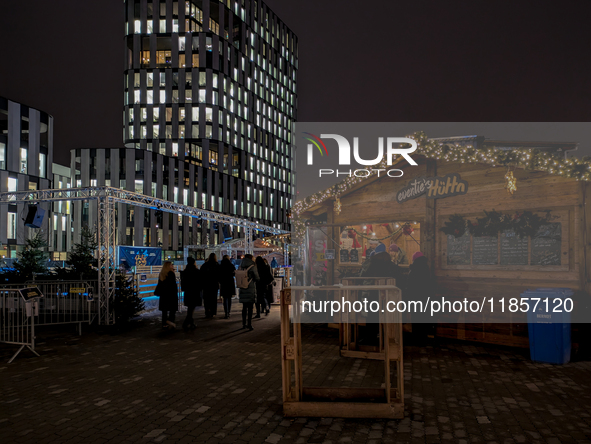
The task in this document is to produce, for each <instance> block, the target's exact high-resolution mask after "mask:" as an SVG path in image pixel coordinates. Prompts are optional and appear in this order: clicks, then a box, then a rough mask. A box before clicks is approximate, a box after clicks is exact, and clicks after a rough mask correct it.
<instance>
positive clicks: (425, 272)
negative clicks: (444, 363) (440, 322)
mask: <svg viewBox="0 0 591 444" xmlns="http://www.w3.org/2000/svg"><path fill="white" fill-rule="evenodd" d="M409 268H410V272H409V274H408V280H407V283H406V292H405V299H406V300H407V301H421V302H423V304H425V303H427V300H428V299H429V297H433V296H435V285H434V282H433V279H432V277H431V270H430V269H429V262H428V261H427V258H426V257H425V255H424V254H423V253H421V252H420V251H417V252H416V253H415V254H413V255H412V264H410V267H409ZM411 317H412V320H413V323H412V331H413V337H415V338H416V339H415V340H416V342H417V345H424V344H425V343H426V341H427V336H428V335H429V334H432V333H433V329H434V324H433V323H432V322H430V321H431V317H430V316H429V314H424V313H412V315H411Z"/></svg>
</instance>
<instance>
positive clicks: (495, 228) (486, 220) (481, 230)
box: [469, 210, 512, 237]
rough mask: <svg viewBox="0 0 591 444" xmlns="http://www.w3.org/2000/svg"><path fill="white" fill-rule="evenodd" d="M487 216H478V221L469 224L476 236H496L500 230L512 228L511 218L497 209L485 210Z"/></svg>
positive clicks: (471, 232) (472, 233)
mask: <svg viewBox="0 0 591 444" xmlns="http://www.w3.org/2000/svg"><path fill="white" fill-rule="evenodd" d="M484 214H485V217H477V218H476V222H471V223H470V224H469V231H470V234H471V235H473V236H476V237H482V236H496V235H497V233H498V232H500V231H505V230H510V229H511V228H512V226H511V218H510V217H509V216H507V215H506V214H502V213H499V212H497V211H495V210H492V211H491V212H488V211H485V212H484Z"/></svg>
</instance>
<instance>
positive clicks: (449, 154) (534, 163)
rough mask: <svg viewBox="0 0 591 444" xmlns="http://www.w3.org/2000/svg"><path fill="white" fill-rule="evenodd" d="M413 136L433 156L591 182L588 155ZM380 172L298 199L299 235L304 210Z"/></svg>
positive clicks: (295, 223)
mask: <svg viewBox="0 0 591 444" xmlns="http://www.w3.org/2000/svg"><path fill="white" fill-rule="evenodd" d="M409 138H411V139H413V140H416V142H417V145H418V150H417V151H419V150H420V155H421V156H423V157H426V158H429V159H436V160H446V161H454V162H461V163H486V164H489V165H491V166H492V167H496V166H499V165H503V166H512V167H514V168H523V169H525V170H529V171H542V172H547V173H550V174H553V175H559V176H561V177H566V178H568V179H575V180H583V181H591V162H590V161H589V160H590V158H589V157H587V156H586V157H583V158H582V159H578V158H570V159H560V158H556V157H555V156H553V155H552V154H550V153H547V152H545V151H539V150H538V149H532V148H528V149H519V150H513V151H504V150H500V149H497V148H487V149H486V150H477V149H475V148H473V147H472V146H463V145H457V144H456V145H451V144H449V143H447V144H445V145H444V144H443V143H441V142H437V141H433V140H429V139H428V138H427V135H426V134H425V133H424V132H417V133H414V134H413V135H411V136H409ZM387 167H388V165H387V162H386V159H383V160H382V161H381V162H380V163H379V164H378V165H377V168H376V170H377V169H384V168H387ZM376 174H377V173H376V172H372V173H371V174H370V175H369V176H367V177H348V178H347V179H345V180H344V181H342V182H340V183H338V184H336V185H334V186H332V187H330V188H328V189H326V190H324V191H320V192H318V193H315V194H312V195H311V196H308V197H307V198H305V199H303V200H301V201H299V202H296V203H295V204H294V205H293V207H292V214H293V226H294V230H295V233H296V235H297V237H300V236H301V234H303V232H304V230H305V223H304V221H302V220H301V214H302V213H304V212H305V211H306V210H308V209H309V208H312V207H313V206H315V205H317V204H319V203H322V202H324V201H326V200H329V199H335V198H336V197H337V196H340V195H342V194H344V193H346V192H347V191H349V190H350V189H351V188H352V187H353V186H355V185H357V184H358V183H360V182H361V181H363V180H366V179H369V178H371V177H373V176H375V175H376Z"/></svg>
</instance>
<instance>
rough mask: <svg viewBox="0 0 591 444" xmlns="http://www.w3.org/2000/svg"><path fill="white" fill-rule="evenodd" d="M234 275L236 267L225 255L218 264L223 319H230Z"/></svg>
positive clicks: (234, 285) (233, 293) (234, 288)
mask: <svg viewBox="0 0 591 444" xmlns="http://www.w3.org/2000/svg"><path fill="white" fill-rule="evenodd" d="M235 274H236V267H234V264H233V263H232V261H230V256H228V255H225V256H224V258H223V259H222V263H221V264H220V294H221V295H222V298H223V300H224V314H225V319H228V318H229V317H230V313H231V311H232V297H233V296H234V295H235V294H236V283H235V282H234V275H235Z"/></svg>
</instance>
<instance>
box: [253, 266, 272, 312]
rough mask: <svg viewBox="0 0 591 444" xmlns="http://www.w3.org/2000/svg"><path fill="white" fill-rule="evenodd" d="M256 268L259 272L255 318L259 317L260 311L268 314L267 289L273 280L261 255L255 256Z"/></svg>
mask: <svg viewBox="0 0 591 444" xmlns="http://www.w3.org/2000/svg"><path fill="white" fill-rule="evenodd" d="M255 263H256V268H257V272H258V273H259V280H258V281H257V284H256V287H257V299H256V309H257V314H256V316H255V318H260V317H261V311H263V312H265V313H266V314H269V307H267V292H268V290H269V285H271V283H272V282H273V273H271V267H269V265H268V264H266V263H265V260H264V259H263V258H262V257H261V256H257V258H256V260H255Z"/></svg>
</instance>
